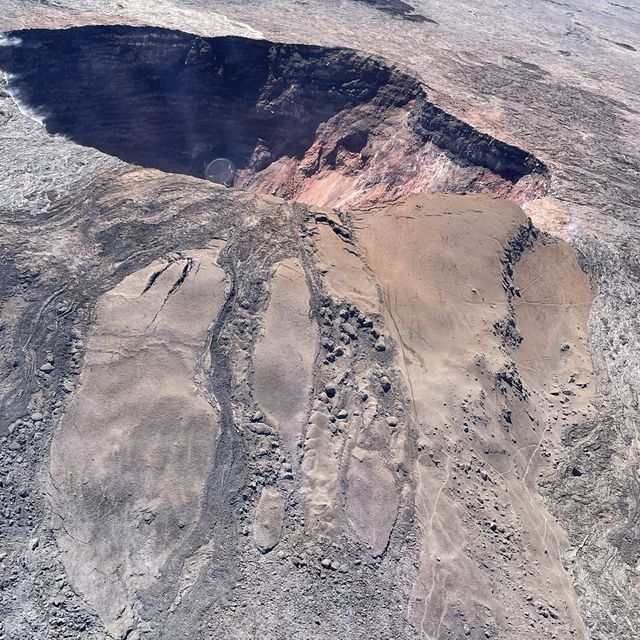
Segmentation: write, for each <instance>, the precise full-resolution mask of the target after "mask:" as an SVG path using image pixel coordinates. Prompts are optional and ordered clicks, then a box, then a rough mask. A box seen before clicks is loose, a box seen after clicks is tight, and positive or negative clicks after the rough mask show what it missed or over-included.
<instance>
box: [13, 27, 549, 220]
mask: <svg viewBox="0 0 640 640" xmlns="http://www.w3.org/2000/svg"><path fill="white" fill-rule="evenodd" d="M0 65H1V66H2V67H3V68H4V69H5V70H6V72H7V73H8V74H9V87H10V90H11V92H12V95H13V96H14V98H15V99H16V100H17V101H19V102H20V103H21V104H23V105H24V106H25V107H27V109H28V110H29V111H30V112H31V113H32V114H37V116H38V117H39V118H40V119H42V120H43V122H44V124H45V126H46V128H47V130H48V131H49V132H50V133H53V134H60V135H63V136H66V137H68V138H69V139H71V140H73V141H75V142H77V143H79V144H81V145H84V146H89V147H94V148H96V149H98V150H100V151H103V152H104V153H107V154H110V155H112V156H116V157H118V158H120V159H122V160H124V161H126V162H128V163H131V164H135V165H140V166H144V167H149V168H156V169H160V170H162V171H166V172H171V173H179V174H187V175H191V176H195V177H199V178H203V177H207V176H209V177H210V176H211V175H213V176H214V179H215V180H217V181H219V182H223V183H226V184H227V185H231V184H232V183H233V184H234V186H236V187H239V188H243V189H248V190H253V191H256V192H260V193H271V194H273V195H278V196H282V197H285V198H288V199H296V200H300V201H302V202H306V203H309V204H318V205H325V206H338V207H340V206H344V205H346V204H349V205H351V206H353V205H357V204H363V203H368V202H371V201H379V200H385V199H389V198H393V197H398V196H404V195H407V194H410V193H418V192H443V191H451V192H461V191H471V192H482V191H492V192H495V193H498V194H499V195H502V196H506V197H510V198H512V199H514V200H516V201H517V202H519V203H523V202H526V201H527V200H530V199H532V198H535V197H537V196H540V195H542V194H543V193H544V191H545V189H546V184H547V177H548V171H547V168H546V167H545V165H544V164H543V163H542V162H540V161H539V160H538V159H536V158H535V157H534V156H532V155H531V154H529V153H527V152H525V151H523V150H521V149H519V148H517V147H515V146H512V145H509V144H506V143H504V142H501V141H499V140H496V139H495V138H492V137H490V136H488V135H486V134H484V133H481V132H479V131H477V130H475V129H474V128H473V127H471V126H469V125H468V124H466V123H464V122H462V121H460V120H458V119H457V118H455V117H453V116H451V115H449V114H447V113H445V112H444V111H442V110H441V109H440V108H438V107H437V106H435V105H434V104H432V103H431V102H430V101H429V99H428V97H427V95H426V93H425V90H424V88H423V87H422V85H421V84H420V82H419V80H418V79H416V78H415V77H413V76H411V75H408V74H406V73H403V72H402V71H401V70H399V69H397V68H395V67H392V66H389V65H388V64H386V63H385V62H384V61H383V60H380V59H377V58H374V57H372V56H365V55H364V54H361V53H358V52H356V51H353V50H349V49H340V48H323V47H318V46H309V45H302V44H284V43H276V42H268V41H266V40H253V39H248V38H241V37H234V36H228V37H218V38H204V37H198V36H195V35H190V34H187V33H182V32H179V31H171V30H166V29H159V28H149V27H128V26H87V27H76V28H70V29H60V30H39V29H35V30H25V31H15V32H12V33H10V34H8V38H7V40H6V43H5V46H3V47H0ZM220 159H222V160H227V161H228V164H227V165H226V167H227V168H226V169H225V172H224V173H225V176H226V174H227V173H229V175H228V176H226V177H225V178H224V179H221V178H219V177H217V178H216V176H219V174H220V172H219V171H218V172H216V171H213V172H211V171H208V170H207V168H208V167H210V166H211V163H212V162H213V161H216V160H220ZM218 166H220V165H219V163H218Z"/></svg>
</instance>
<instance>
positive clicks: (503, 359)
mask: <svg viewBox="0 0 640 640" xmlns="http://www.w3.org/2000/svg"><path fill="white" fill-rule="evenodd" d="M354 219H355V220H356V225H357V229H358V236H359V240H360V243H361V246H362V250H363V252H364V257H365V261H366V262H367V264H368V265H369V267H370V268H371V269H372V271H373V273H374V274H375V276H376V278H377V279H378V281H379V283H380V286H381V287H382V290H383V292H384V297H385V306H386V311H385V318H386V323H387V326H388V327H389V330H390V331H391V333H392V335H393V337H394V339H395V340H396V344H397V346H398V366H399V367H400V369H401V370H402V371H403V373H404V376H405V380H406V383H407V387H408V389H409V393H410V397H411V405H412V407H413V412H414V420H415V423H416V428H417V430H418V451H419V455H418V458H417V462H416V464H415V469H414V481H415V482H416V508H417V512H418V519H419V522H420V528H421V530H422V535H423V543H422V553H421V559H420V571H419V576H418V579H417V581H416V583H415V584H414V588H413V595H412V599H411V604H410V609H409V616H410V618H411V619H412V620H413V621H414V623H415V624H416V625H417V626H418V628H419V629H421V630H422V631H423V632H424V633H425V637H427V638H433V639H435V638H440V637H442V635H441V634H442V633H444V628H449V630H450V631H451V630H453V629H456V631H458V633H460V632H464V634H465V635H468V631H469V629H476V630H478V629H481V628H485V629H487V631H488V632H489V629H491V630H494V629H496V628H501V629H503V630H506V629H509V630H510V631H511V633H516V636H517V637H524V636H523V635H518V634H519V633H521V634H525V633H527V632H526V631H525V629H527V627H528V626H529V623H530V621H529V615H531V614H530V612H533V611H534V608H533V606H532V605H529V606H528V601H525V600H524V597H523V596H524V594H535V602H536V603H537V604H540V603H542V604H540V606H541V607H543V608H544V610H545V611H547V614H546V615H547V617H546V618H545V620H546V619H551V620H552V622H556V621H557V620H560V621H561V622H562V624H556V626H555V627H554V630H555V632H556V633H559V634H560V637H563V638H564V637H575V636H572V634H574V633H576V632H577V637H586V631H585V628H584V626H583V623H582V620H581V618H580V615H579V613H578V609H577V605H576V594H575V592H574V590H573V587H572V585H571V582H570V580H569V576H568V574H567V573H566V571H565V569H564V568H563V559H564V554H565V552H566V551H567V541H566V538H565V535H564V533H563V531H562V530H561V528H560V527H559V526H558V524H557V523H556V522H555V521H554V519H553V518H552V517H551V515H550V514H549V512H548V510H547V509H546V507H545V505H544V503H543V502H542V500H541V498H540V496H539V495H538V493H537V490H536V477H537V473H538V472H539V471H540V470H541V469H544V468H545V467H546V466H547V465H549V464H551V463H552V462H553V459H554V457H555V453H556V451H557V448H558V446H559V440H560V438H561V436H562V434H563V431H564V428H565V426H566V425H568V424H569V423H571V422H575V421H580V420H583V419H584V418H585V417H586V415H587V414H588V412H589V406H590V405H589V402H590V399H591V395H592V389H591V376H592V374H591V366H590V359H589V353H588V348H587V329H586V325H587V319H588V314H589V309H590V307H591V302H592V300H593V293H592V292H591V289H590V286H589V283H588V281H587V278H586V276H585V274H584V273H583V272H582V271H581V270H580V268H579V266H578V264H577V262H576V257H575V253H574V251H573V250H572V249H571V248H570V247H569V246H568V245H566V244H564V243H562V242H560V241H557V240H551V239H548V238H547V239H542V238H535V233H534V232H532V231H531V230H530V229H529V228H528V223H527V219H526V217H525V216H524V215H523V213H522V211H521V210H520V209H519V208H518V207H517V206H516V205H514V204H513V203H510V202H508V201H505V200H499V199H495V198H492V197H488V196H467V197H462V196H444V195H434V196H416V197H413V198H409V199H407V200H406V201H404V202H402V203H399V204H397V205H393V206H389V207H382V208H379V209H377V210H375V211H374V212H368V213H355V214H354ZM523 234H524V235H523ZM518 240H519V241H521V242H522V240H524V241H525V242H528V243H530V246H529V248H526V249H525V250H524V254H523V257H522V258H521V259H520V261H519V262H518V261H517V255H516V259H515V260H513V261H514V262H516V264H515V274H514V276H513V279H514V281H515V287H513V285H511V284H508V283H509V281H510V279H511V276H510V275H509V274H510V272H511V270H512V269H513V264H511V263H510V261H509V260H508V259H505V256H506V255H508V252H509V248H510V246H511V245H513V243H514V241H518ZM505 272H506V273H507V279H506V280H505ZM510 291H513V292H515V296H514V297H512V294H511V293H510ZM513 310H515V316H513V315H512V314H513ZM510 316H511V317H512V318H513V317H515V324H514V325H513V327H512V328H513V329H514V335H515V333H516V332H519V333H520V336H521V341H520V342H518V340H519V339H518V338H516V339H515V340H511V339H509V337H508V334H505V333H504V332H502V331H500V330H497V328H498V327H500V326H502V325H504V323H505V322H507V324H508V323H509V317H510ZM505 335H507V338H505ZM516 585H519V586H516ZM461 617H462V619H464V621H465V622H464V626H463V628H462V629H460V628H459V627H458V628H456V625H457V624H459V622H458V623H456V620H458V621H459V620H460V619H461ZM531 624H533V622H531ZM565 625H566V626H565ZM517 629H520V631H516V630H517ZM516 636H510V637H516ZM456 637H458V636H456ZM474 637H475V636H474Z"/></svg>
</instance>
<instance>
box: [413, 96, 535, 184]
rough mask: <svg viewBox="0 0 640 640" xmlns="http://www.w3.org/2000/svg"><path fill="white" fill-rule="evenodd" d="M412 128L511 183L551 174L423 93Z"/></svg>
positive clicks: (523, 154) (414, 115)
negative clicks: (450, 112) (526, 177)
mask: <svg viewBox="0 0 640 640" xmlns="http://www.w3.org/2000/svg"><path fill="white" fill-rule="evenodd" d="M409 126H410V127H411V128H412V129H413V130H414V131H415V132H416V133H417V134H418V135H420V136H421V137H422V138H423V139H424V140H430V141H431V142H433V143H435V144H436V145H438V146H439V147H440V148H442V149H446V150H447V151H449V152H450V153H452V154H453V155H455V157H456V158H457V159H459V160H463V161H466V162H468V163H469V164H472V165H479V166H482V167H487V168H488V169H490V170H491V171H493V173H496V174H498V175H499V176H501V177H502V178H505V179H507V180H510V181H511V182H517V181H518V180H520V178H522V177H524V176H526V175H527V174H530V173H539V174H542V175H546V174H547V173H548V171H547V168H546V166H545V165H544V163H542V162H540V160H538V159H537V158H535V157H534V156H533V155H531V154H530V153H527V152H526V151H523V150H522V149H519V148H518V147H514V146H513V145H510V144H507V143H506V142H502V141H500V140H496V139H495V138H492V137H491V136H489V135H487V134H485V133H481V132H479V131H477V130H476V129H474V128H473V127H471V126H470V125H468V124H467V123H466V122H462V120H458V119H457V118H454V117H453V116H451V115H449V114H448V113H445V112H444V111H443V110H442V109H439V108H438V107H436V106H435V105H434V104H432V103H431V102H429V101H428V100H427V98H426V96H425V95H424V94H423V93H421V95H420V97H419V99H418V103H417V105H416V108H415V109H414V110H413V111H412V112H411V115H410V118H409Z"/></svg>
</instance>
